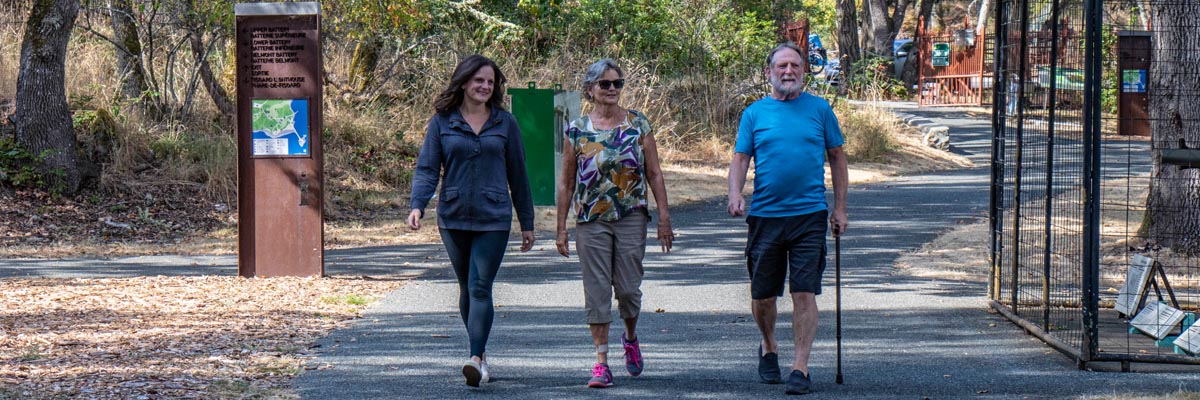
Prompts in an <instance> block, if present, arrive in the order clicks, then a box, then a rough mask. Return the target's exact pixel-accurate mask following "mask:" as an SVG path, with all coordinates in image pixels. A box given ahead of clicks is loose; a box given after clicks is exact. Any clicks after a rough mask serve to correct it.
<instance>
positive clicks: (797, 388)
mask: <svg viewBox="0 0 1200 400" xmlns="http://www.w3.org/2000/svg"><path fill="white" fill-rule="evenodd" d="M783 392H784V393H786V394H808V393H810V392H812V380H811V379H808V375H804V373H803V372H800V370H793V371H792V373H791V374H790V375H788V381H787V386H786V387H785V388H784V389H783Z"/></svg>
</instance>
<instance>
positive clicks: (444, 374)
mask: <svg viewBox="0 0 1200 400" xmlns="http://www.w3.org/2000/svg"><path fill="white" fill-rule="evenodd" d="M892 106H894V107H903V105H892ZM905 112H908V113H910V114H916V115H919V116H923V117H926V118H929V119H932V120H935V121H936V122H938V123H942V124H944V125H947V126H950V127H951V137H952V151H955V152H957V153H960V154H963V155H966V156H968V157H970V158H971V159H972V160H974V161H975V162H976V164H977V165H978V167H976V168H972V169H967V170H958V171H951V172H942V173H935V174H927V175H920V176H910V177H903V178H899V179H895V180H892V181H888V182H885V183H879V184H872V185H861V186H854V187H852V188H851V190H850V194H849V216H850V224H851V225H850V228H849V230H848V232H847V233H846V237H845V238H844V239H843V240H842V254H843V257H842V270H843V277H842V296H843V299H842V302H843V314H842V318H843V323H842V325H843V346H844V352H843V361H844V364H843V371H844V377H845V384H843V385H837V384H835V383H834V375H835V371H836V369H835V368H836V362H835V357H834V354H835V351H834V348H835V346H834V343H835V341H834V284H833V264H832V257H831V259H830V265H829V268H828V270H827V274H826V281H825V288H826V292H825V294H823V295H821V296H818V301H819V308H820V326H819V330H818V336H817V340H816V343H815V345H814V350H813V357H812V360H811V363H810V365H811V374H812V376H813V379H814V390H815V392H814V393H813V394H811V395H808V396H806V397H805V398H814V399H823V398H839V399H841V398H853V399H872V398H909V399H914V398H915V399H921V398H932V399H943V398H966V397H982V398H1014V399H1024V398H1064V397H1074V396H1078V395H1112V394H1164V393H1172V392H1175V391H1177V390H1181V389H1182V390H1189V391H1200V375H1198V374H1196V372H1197V371H1198V370H1197V369H1194V368H1183V369H1181V370H1182V371H1184V372H1178V371H1173V372H1156V373H1138V372H1135V373H1118V372H1093V371H1081V370H1078V369H1077V368H1076V366H1075V364H1074V363H1073V362H1072V361H1070V360H1069V359H1068V358H1066V357H1064V356H1062V355H1061V354H1059V353H1057V352H1056V351H1054V350H1052V349H1051V348H1050V347H1048V346H1046V345H1044V344H1043V343H1042V342H1040V341H1038V340H1036V339H1035V338H1034V337H1032V336H1029V335H1026V334H1025V333H1024V332H1023V331H1022V330H1021V329H1020V328H1019V327H1017V326H1016V325H1013V324H1012V323H1010V322H1008V321H1007V320H1005V319H1003V318H1001V317H999V316H997V315H995V314H992V313H989V312H988V308H987V306H986V305H985V300H986V290H985V288H984V286H983V285H980V284H968V283H958V282H948V281H938V280H932V279H928V278H914V277H910V276H906V275H903V274H898V273H896V271H895V270H894V269H893V268H892V264H893V262H894V261H895V259H896V258H897V257H898V256H900V255H901V254H902V253H904V252H906V251H910V250H912V249H915V248H918V247H919V246H920V245H922V244H923V243H926V242H929V241H931V240H933V239H934V238H935V237H936V236H937V235H938V234H940V233H942V232H944V231H946V230H947V229H949V228H951V227H952V226H954V225H955V224H962V223H971V222H976V221H978V220H980V219H982V218H985V217H986V215H985V209H986V205H987V193H988V190H987V187H988V176H987V175H988V171H987V168H986V165H987V161H988V154H989V151H990V144H989V140H990V126H989V124H990V122H989V120H988V119H987V118H986V117H979V116H974V117H972V116H971V115H969V114H967V113H965V112H963V111H958V110H951V109H915V108H912V109H906V110H905ZM724 209H725V203H724V200H723V199H721V200H718V201H712V202H706V203H700V204H693V205H689V206H684V207H678V208H674V209H672V219H673V220H674V221H673V222H674V224H675V228H676V230H677V232H678V235H679V236H678V240H677V242H676V247H675V250H674V251H673V252H671V253H670V254H664V253H661V252H660V251H659V250H658V243H656V242H655V241H654V240H653V239H651V240H650V243H648V245H647V246H648V251H647V255H646V276H645V282H644V284H643V287H642V290H643V293H644V300H643V314H642V318H641V323H640V326H639V336H640V338H641V340H642V343H643V347H642V349H643V353H644V355H645V358H646V371H645V373H644V374H643V375H642V376H640V377H637V378H631V377H629V376H628V375H627V374H625V372H624V371H623V368H622V365H621V364H622V362H621V361H620V360H621V354H622V351H621V350H620V345H619V342H617V343H618V344H615V345H613V344H610V346H611V347H612V348H614V351H612V352H610V355H611V356H612V361H613V362H612V364H613V367H614V372H615V374H614V375H615V379H616V385H615V386H613V387H611V388H608V389H604V390H597V389H588V388H586V387H585V386H584V383H585V382H586V381H587V379H588V378H589V376H590V368H591V365H592V363H593V362H594V361H593V360H594V358H593V353H592V352H593V348H592V345H591V340H590V336H589V334H588V331H587V327H586V325H585V323H584V314H583V294H582V286H581V284H580V282H579V268H578V265H577V259H576V258H575V257H574V256H572V258H571V259H569V260H568V259H564V258H562V257H561V256H560V255H558V254H557V253H556V252H555V251H554V246H553V242H552V239H551V238H550V237H549V235H547V234H545V233H541V234H539V242H538V244H537V245H536V246H535V248H534V250H533V251H530V252H528V253H520V252H517V251H515V248H516V246H518V244H519V241H513V242H510V249H512V250H510V252H509V253H508V255H507V256H506V258H505V261H504V266H503V267H502V269H501V273H500V275H499V278H498V281H497V283H496V286H495V301H496V305H497V309H496V319H495V325H494V327H493V330H492V337H491V340H490V341H489V343H488V354H489V360H490V364H491V365H490V366H491V372H492V374H493V376H494V379H495V380H494V382H493V383H491V384H487V385H485V386H484V388H482V389H471V388H468V387H467V386H465V385H464V384H463V383H462V380H463V379H462V377H461V375H460V373H459V368H460V367H461V365H462V362H463V361H464V360H465V359H466V358H467V338H466V332H465V330H464V329H463V327H462V323H461V322H460V320H459V317H458V312H457V310H456V308H457V307H456V299H457V290H458V289H457V285H456V283H455V280H454V275H453V272H452V271H451V269H450V267H449V263H448V261H447V259H446V256H445V253H444V251H443V250H442V249H441V246H439V245H419V246H398V247H379V248H363V249H354V250H342V251H330V252H328V253H327V268H326V270H327V271H328V272H329V273H331V274H364V275H371V274H374V273H382V272H384V271H391V272H394V271H395V269H397V268H402V269H403V270H404V271H405V273H407V274H410V275H411V276H413V277H414V278H415V279H414V281H413V282H412V283H411V284H408V285H406V286H405V287H403V288H401V289H399V290H397V291H396V292H393V293H391V294H390V295H388V296H387V297H386V298H384V299H383V300H381V301H380V302H379V303H377V304H376V305H374V306H372V307H371V308H370V309H369V310H368V311H367V312H366V313H365V314H364V317H363V318H362V319H361V320H360V321H357V322H356V323H355V324H353V326H351V327H349V328H347V329H343V330H338V331H335V332H333V333H332V334H331V335H329V336H328V337H326V338H324V339H322V340H321V341H320V342H318V344H319V347H318V348H316V349H315V350H314V351H315V352H316V353H317V355H316V358H315V359H314V360H313V361H312V365H311V366H312V367H314V368H315V369H313V370H308V371H305V372H304V373H303V374H301V375H300V376H299V377H298V378H297V379H296V380H295V381H294V386H295V388H296V389H297V391H298V392H299V393H300V394H301V395H302V396H303V398H306V399H397V398H465V397H489V398H491V397H495V398H521V399H525V400H532V399H559V398H589V397H601V396H617V397H628V398H759V397H784V396H783V386H782V385H766V384H762V383H759V382H758V380H757V375H756V373H755V368H756V365H757V364H756V359H755V352H756V347H757V341H758V333H757V329H756V328H755V326H754V322H753V320H752V319H751V318H750V314H749V300H748V298H749V290H748V284H747V279H746V271H745V261H744V258H743V255H742V249H743V247H744V243H745V228H746V226H745V223H744V221H743V220H742V219H740V218H730V217H728V216H727V215H726V214H725V212H724ZM832 246H833V242H832V240H831V241H830V250H831V254H832ZM51 264H53V265H51ZM235 264H236V262H235V260H233V258H232V257H216V258H211V257H210V258H179V257H157V258H155V257H150V258H138V259H122V260H116V261H114V262H104V263H103V265H99V264H98V263H97V262H95V261H87V260H74V261H73V260H67V261H55V262H42V261H19V260H18V261H5V262H3V263H2V264H0V275H2V276H42V275H46V274H48V272H46V271H47V268H46V267H48V266H61V267H63V268H61V269H56V270H55V271H54V275H64V274H66V275H75V276H95V275H104V276H127V275H143V274H156V273H161V274H186V273H196V274H204V273H208V274H213V273H219V274H232V273H234V271H236V267H235V266H234V265H235ZM97 270H98V271H99V272H95V271H97ZM789 303H790V302H789V301H787V300H786V299H783V300H781V303H780V309H781V317H780V321H779V325H778V328H777V330H778V334H779V335H780V338H781V340H780V345H781V354H780V359H781V360H780V361H781V364H782V365H784V368H786V366H787V365H788V364H790V362H791V353H790V351H791V349H792V346H791V344H790V342H791V341H790V337H791V329H790V310H791V304H789ZM613 328H614V329H613V333H612V337H613V338H614V339H615V338H617V335H618V334H619V333H620V332H622V331H623V328H621V327H619V325H617V324H615V325H614V327H613ZM1113 369H1115V367H1113ZM1153 369H1160V368H1159V367H1157V366H1152V365H1150V366H1147V365H1135V371H1146V370H1153ZM1168 369H1172V370H1180V368H1168Z"/></svg>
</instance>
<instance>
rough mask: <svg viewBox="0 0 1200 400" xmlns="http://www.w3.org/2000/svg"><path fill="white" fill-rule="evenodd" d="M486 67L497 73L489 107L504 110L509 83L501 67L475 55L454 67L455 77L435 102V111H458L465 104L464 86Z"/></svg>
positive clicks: (488, 102)
mask: <svg viewBox="0 0 1200 400" xmlns="http://www.w3.org/2000/svg"><path fill="white" fill-rule="evenodd" d="M485 66H488V67H492V71H494V72H495V73H496V81H495V85H493V86H492V97H490V98H488V101H487V104H488V106H490V107H492V108H495V109H500V110H503V109H504V84H505V83H506V82H507V81H508V79H507V78H505V77H504V73H502V72H500V67H499V66H498V65H496V62H495V61H492V60H491V59H490V58H487V57H484V56H481V55H479V54H475V55H473V56H470V57H467V58H465V59H463V60H462V61H461V62H459V63H458V66H457V67H454V75H453V76H451V77H450V84H449V85H447V86H446V89H445V90H442V92H441V93H438V95H437V98H436V99H434V101H433V109H434V110H437V112H438V113H441V114H449V113H450V112H452V111H454V110H457V109H458V107H459V106H462V103H463V96H464V94H463V88H462V87H463V85H466V84H467V81H470V80H471V77H473V76H475V73H476V72H479V69H480V68H483V67H485Z"/></svg>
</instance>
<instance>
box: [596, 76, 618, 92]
mask: <svg viewBox="0 0 1200 400" xmlns="http://www.w3.org/2000/svg"><path fill="white" fill-rule="evenodd" d="M596 84H599V85H600V88H601V89H604V90H608V88H610V87H615V88H617V89H621V88H624V87H625V79H624V78H622V79H617V80H615V81H606V80H599V81H596Z"/></svg>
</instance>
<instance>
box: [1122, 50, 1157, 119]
mask: <svg viewBox="0 0 1200 400" xmlns="http://www.w3.org/2000/svg"><path fill="white" fill-rule="evenodd" d="M1151 40H1152V39H1151V37H1150V32H1146V31H1120V32H1117V80H1118V86H1117V88H1118V91H1117V119H1118V120H1119V123H1118V127H1117V132H1118V133H1119V134H1121V135H1135V136H1150V93H1149V90H1148V88H1149V82H1150V61H1151V49H1152V47H1151Z"/></svg>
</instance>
